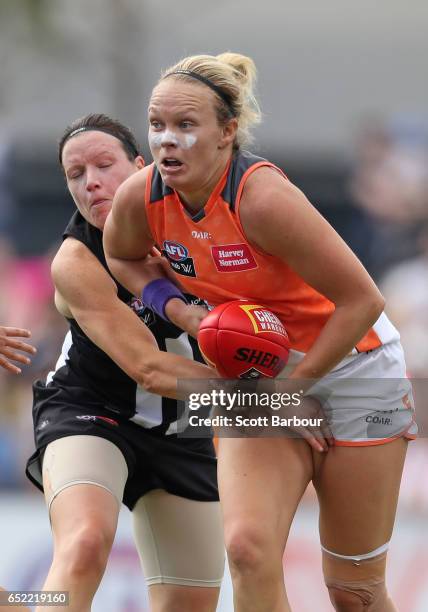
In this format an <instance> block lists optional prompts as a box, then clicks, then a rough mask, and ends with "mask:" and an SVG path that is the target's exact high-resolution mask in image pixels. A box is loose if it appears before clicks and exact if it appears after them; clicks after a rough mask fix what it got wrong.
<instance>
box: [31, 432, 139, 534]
mask: <svg viewBox="0 0 428 612" xmlns="http://www.w3.org/2000/svg"><path fill="white" fill-rule="evenodd" d="M127 475H128V469H127V466H126V461H125V459H124V457H123V455H122V453H121V451H120V450H119V449H118V448H117V447H116V446H115V445H114V444H113V443H112V442H110V441H109V440H105V439H104V438H100V437H98V436H68V437H65V438H60V439H58V440H55V441H54V442H52V443H50V444H48V446H47V448H46V451H45V455H44V459H43V486H44V491H45V498H46V503H47V506H48V508H49V513H50V519H51V524H52V531H53V535H54V539H55V542H56V543H57V544H59V543H60V542H62V541H63V540H68V539H69V538H70V537H74V536H76V535H77V534H78V533H79V532H81V531H82V530H85V529H86V528H88V527H89V528H90V527H91V526H93V527H94V528H95V530H96V531H97V532H98V533H99V534H100V536H105V537H107V539H108V540H112V539H113V537H114V533H115V531H116V525H117V517H118V514H119V509H120V504H121V500H122V495H123V489H124V486H125V482H126V478H127Z"/></svg>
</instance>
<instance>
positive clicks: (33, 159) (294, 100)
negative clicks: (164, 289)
mask: <svg viewBox="0 0 428 612" xmlns="http://www.w3.org/2000/svg"><path fill="white" fill-rule="evenodd" d="M167 4H168V7H166V6H164V5H163V6H162V8H159V3H158V2H156V0H91V2H88V1H87V0H75V1H74V2H73V3H70V2H67V0H0V57H1V58H2V60H1V64H0V74H1V84H0V324H3V325H13V326H20V327H26V328H29V329H31V330H32V333H33V338H32V340H33V342H34V344H35V345H36V346H37V348H38V353H37V356H36V358H35V359H34V360H33V363H32V365H31V366H30V367H28V368H25V369H24V371H23V374H22V375H21V376H20V377H14V376H12V375H9V374H6V373H5V372H3V371H0V519H1V520H0V525H1V527H0V529H1V532H0V584H6V585H7V586H8V587H9V588H11V587H14V588H23V587H24V586H25V587H28V588H36V587H40V584H41V582H42V578H41V577H40V575H41V574H40V572H41V573H43V571H41V568H44V567H45V566H46V567H47V565H46V564H47V563H48V560H49V555H50V536H49V525H48V519H47V516H46V514H45V511H44V507H43V501H42V497H41V495H40V494H39V493H37V492H36V491H35V490H33V489H32V488H31V487H30V485H29V484H28V483H27V482H26V480H25V477H24V473H23V467H24V463H25V460H26V458H27V457H28V455H29V454H31V452H32V449H33V439H32V422H31V402H32V397H31V383H32V381H33V380H35V379H36V378H39V377H44V376H46V374H47V372H48V371H49V370H50V369H52V368H53V366H54V364H55V362H56V359H57V356H58V354H59V348H60V345H61V343H62V339H63V336H64V334H65V330H66V325H65V322H64V321H63V319H62V318H61V317H60V316H59V315H58V314H57V313H56V311H55V308H54V306H53V289H52V285H51V281H50V274H49V266H50V261H51V259H52V255H53V253H54V252H55V250H56V248H57V246H58V245H59V243H60V240H61V234H62V231H63V229H64V227H65V225H66V223H67V221H68V219H69V217H70V215H71V214H72V212H73V203H72V201H71V199H70V197H69V196H68V195H67V192H66V188H65V184H64V180H63V177H62V174H61V170H60V169H59V167H58V164H57V153H56V143H57V141H58V139H59V137H60V135H61V133H62V131H63V129H64V128H65V126H66V125H67V124H68V123H70V122H71V121H72V120H74V119H75V118H77V117H79V116H81V115H84V114H86V113H88V112H106V113H108V114H110V115H112V116H115V117H117V118H119V119H120V120H121V121H123V122H125V123H127V124H128V125H129V126H130V127H131V129H132V130H133V131H134V132H135V133H136V134H137V136H138V138H139V140H140V143H141V145H142V149H143V152H144V154H145V156H146V159H147V161H150V155H149V152H148V148H147V143H146V136H145V134H146V129H147V125H146V112H145V109H146V105H147V101H148V98H149V95H150V91H151V88H152V86H153V85H154V83H155V82H156V80H157V77H158V75H159V72H160V70H161V69H164V68H166V67H168V66H169V65H171V64H173V63H174V62H175V61H176V60H178V59H179V58H180V57H182V56H184V55H187V54H191V53H201V52H207V53H214V54H216V53H220V52H222V51H225V50H232V51H239V52H242V53H246V54H248V55H250V56H252V57H253V59H254V60H255V62H256V64H257V67H258V69H259V87H258V91H259V98H260V102H261V106H262V110H263V111H264V121H263V123H262V125H261V126H260V127H259V128H258V129H257V131H256V145H255V146H254V147H253V151H254V152H255V153H257V154H259V155H262V156H265V157H268V158H269V159H271V160H272V161H274V162H275V163H277V164H278V165H279V166H280V167H282V168H283V169H284V171H285V172H286V174H287V175H288V177H289V178H290V179H291V180H292V181H293V182H295V183H296V184H297V185H298V186H299V187H300V188H301V189H302V190H303V191H304V192H305V193H306V194H307V196H308V197H309V199H310V200H311V201H312V202H313V204H314V205H315V206H316V207H317V208H318V209H319V210H320V212H321V213H322V214H323V215H325V217H326V218H327V219H328V220H329V221H330V222H331V223H332V225H333V226H334V227H335V228H336V229H337V231H338V232H339V233H340V234H341V236H342V237H343V238H344V240H345V241H346V242H347V243H348V244H349V245H350V246H351V248H352V249H353V250H354V251H355V252H356V253H357V255H358V256H359V257H360V259H361V260H362V262H363V263H364V265H365V266H366V267H367V269H368V270H369V272H370V273H371V274H372V275H373V277H374V278H375V280H376V282H377V283H378V284H379V286H380V288H381V290H382V291H383V294H384V296H385V298H386V300H387V313H388V315H389V316H390V318H391V319H392V321H393V322H394V323H395V324H396V325H397V326H398V328H399V330H400V333H401V336H402V342H403V345H404V348H405V351H406V358H407V364H408V371H409V375H410V376H411V377H414V378H417V379H428V107H427V101H428V79H426V78H425V77H423V74H424V73H425V72H426V65H425V62H426V54H427V51H428V43H427V39H426V31H427V25H428V5H427V4H426V3H424V2H422V1H420V0H413V1H412V3H411V5H412V6H411V10H409V6H408V4H407V3H404V2H403V1H402V0H379V2H377V3H376V5H374V4H373V3H371V2H370V3H369V2H368V0H362V2H360V3H358V4H357V5H352V6H351V5H349V6H347V8H346V15H345V8H344V6H343V3H342V2H341V0H327V2H323V3H319V2H316V1H315V0H313V1H312V0H301V1H299V2H297V0H296V1H291V2H282V1H280V0H277V1H274V0H266V1H265V2H263V3H260V5H252V6H251V10H250V11H248V3H247V2H245V0H236V1H234V2H232V3H230V2H226V1H225V0H218V2H216V3H195V2H192V0H181V2H180V3H167ZM166 15H167V16H166ZM421 400H422V401H419V405H418V406H417V409H418V410H419V411H420V412H421V413H423V412H424V410H425V405H424V401H423V395H421ZM426 431H427V430H426V429H425V433H426ZM427 468H428V443H427V441H426V439H425V436H422V437H421V438H420V439H419V440H418V441H416V442H413V443H412V444H411V445H410V450H409V454H408V460H407V464H406V468H405V475H404V478H403V484H402V491H401V497H400V504H399V518H398V523H397V529H396V531H395V535H394V540H393V545H392V552H391V562H390V573H389V582H390V584H391V591H392V592H393V593H395V594H396V596H397V603H398V604H399V606H400V610H401V611H404V612H421V611H422V610H427V609H428V592H427V590H426V586H425V587H424V586H423V585H424V580H425V583H428V576H427V575H426V572H427V571H428V570H427V568H428V558H427V556H426V555H427V553H426V550H427V544H428V469H427ZM121 520H122V523H123V524H124V526H123V528H122V527H121V531H120V537H119V539H118V544H117V548H116V549H115V550H116V552H115V554H114V555H113V556H112V561H111V570H110V571H109V573H108V574H107V577H106V581H105V584H106V585H107V586H104V587H102V589H101V591H100V594H99V596H98V597H99V603H98V605H99V609H100V610H101V609H103V610H106V611H107V612H108V611H109V610H110V609H111V610H112V611H113V609H114V612H133V611H134V610H135V611H136V610H141V609H142V606H144V605H145V604H144V601H145V600H144V597H145V595H144V594H143V587H142V582H141V578H140V574H139V569H138V562H137V557H136V554H135V553H134V552H132V544H131V536H130V532H129V529H128V526H127V520H128V519H127V517H126V516H122V519H121ZM33 521H34V522H33ZM122 523H121V524H122ZM28 542H31V554H30V551H28ZM25 551H26V552H27V553H28V555H29V556H28V558H27V561H28V563H23V562H22V560H23V555H25V554H26V552H25ZM319 561H320V555H319V548H318V542H317V535H316V506H315V501H314V496H313V495H312V493H311V492H309V493H308V495H307V496H306V498H305V503H304V504H303V508H302V510H301V511H300V513H299V515H298V518H297V522H296V527H295V531H294V532H293V539H292V541H291V544H290V552H289V558H288V559H286V564H287V567H288V584H289V588H290V592H291V593H292V599H293V598H294V601H296V602H297V603H296V610H297V611H302V612H303V611H304V610H310V611H311V612H313V611H314V610H317V611H319V612H322V611H323V610H324V609H325V610H329V609H331V607H330V605H329V604H328V603H327V599H326V595H325V592H324V591H323V587H322V581H321V573H320V570H319ZM422 568H424V569H422ZM132 572H134V573H135V585H134V586H135V589H136V590H135V592H134V590H132V589H131V590H130V591H129V592H130V593H131V594H127V584H128V589H129V580H128V579H127V578H126V577H127V576H128V575H129V573H131V574H132ZM424 572H425V573H424ZM133 588H134V587H133ZM228 589H229V590H228ZM424 589H425V590H424ZM132 593H133V594H132ZM299 593H300V596H299ZM302 593H304V594H305V595H304V597H305V599H304V601H303V599H302V595H301V594H302ZM229 596H230V585H229V583H228V582H226V586H225V593H223V600H222V601H224V602H226V603H222V606H223V607H221V609H222V610H224V612H230V609H231V608H230V603H227V598H228V597H229ZM103 597H107V599H108V601H110V602H111V601H113V600H114V599H115V601H116V602H117V603H116V604H115V606H114V608H109V607H108V605H107V604H105V603H102V599H103ZM299 597H300V599H299ZM119 602H120V603H119ZM229 602H230V600H229ZM228 606H229V607H228ZM322 606H324V607H322ZM143 609H144V608H143Z"/></svg>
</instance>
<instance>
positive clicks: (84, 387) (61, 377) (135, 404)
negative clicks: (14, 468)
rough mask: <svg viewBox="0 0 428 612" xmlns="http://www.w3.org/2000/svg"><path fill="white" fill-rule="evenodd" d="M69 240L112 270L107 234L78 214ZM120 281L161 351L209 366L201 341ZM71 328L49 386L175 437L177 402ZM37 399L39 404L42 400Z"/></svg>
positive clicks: (72, 324) (122, 293)
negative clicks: (141, 382) (131, 374)
mask: <svg viewBox="0 0 428 612" xmlns="http://www.w3.org/2000/svg"><path fill="white" fill-rule="evenodd" d="M68 236H70V237H73V238H75V239H76V240H79V241H81V242H82V243H83V244H84V245H85V246H86V247H87V248H88V249H89V250H90V251H91V252H92V253H93V254H94V255H95V257H96V258H97V259H98V261H99V262H100V263H101V265H102V266H103V267H104V268H105V269H106V270H107V271H108V267H107V263H106V260H105V256H104V251H103V245H102V233H101V231H100V230H98V229H97V228H95V227H93V226H92V225H90V224H89V223H88V222H87V221H85V219H84V218H83V217H82V215H81V214H80V213H79V212H78V211H76V212H75V213H74V215H73V217H72V218H71V220H70V223H69V224H68V226H67V228H66V230H65V233H64V236H63V237H64V238H67V237H68ZM115 282H116V284H117V287H118V297H119V299H120V300H122V301H123V302H125V303H126V304H128V305H129V307H130V308H132V310H133V311H134V312H135V314H136V316H138V317H139V318H140V319H141V320H142V321H143V322H144V323H145V324H146V325H147V326H148V327H149V329H150V331H151V332H152V333H153V335H154V336H155V338H156V341H157V343H158V346H159V348H160V349H161V350H163V351H166V350H168V351H171V352H173V353H176V354H179V355H183V356H185V357H188V358H189V359H196V360H198V361H200V362H202V363H204V362H203V359H202V357H201V354H200V352H199V348H198V345H197V342H196V340H194V339H193V338H191V337H190V336H188V334H186V333H184V332H183V331H182V330H181V329H178V328H177V327H175V325H172V324H170V323H167V322H166V321H164V320H163V319H161V318H160V317H158V316H157V315H155V314H154V313H153V312H152V311H151V310H150V309H149V308H146V307H145V306H144V305H143V304H142V302H140V301H139V300H137V299H136V298H135V297H134V296H132V295H131V294H130V293H129V291H127V290H126V289H125V288H124V287H122V286H121V285H120V284H119V283H117V281H115ZM188 298H190V299H191V300H192V302H193V303H198V304H203V302H202V301H201V300H198V298H194V297H193V296H188ZM69 324H70V332H69V333H68V334H67V336H66V338H65V342H64V345H63V349H62V354H61V356H60V358H59V360H58V362H57V364H56V368H55V371H54V372H51V373H50V374H49V375H48V378H47V381H46V385H43V387H47V388H48V387H53V388H56V387H58V388H61V389H66V390H67V392H68V393H69V395H70V396H71V395H72V396H73V398H74V400H75V401H76V402H77V403H78V402H79V397H81V398H82V399H81V401H82V402H83V403H84V401H83V395H82V394H83V393H85V394H86V393H88V392H90V393H91V394H92V395H93V397H94V401H97V402H100V401H101V402H102V403H103V405H104V407H105V408H107V409H110V410H111V411H112V412H114V413H116V414H120V415H121V416H122V417H124V418H130V419H131V420H133V421H135V422H136V423H138V424H140V425H142V426H144V427H149V428H155V429H157V430H159V433H162V432H163V433H175V428H174V425H175V422H176V420H177V401H176V400H173V399H169V398H162V397H160V396H159V395H155V394H153V393H148V392H146V391H145V390H144V389H143V388H140V387H138V386H137V384H136V382H135V381H134V380H132V379H131V378H130V377H129V376H127V375H126V374H125V372H124V371H123V370H121V368H119V366H117V365H116V364H115V363H114V361H113V360H112V359H110V357H109V356H108V355H106V353H104V352H103V351H102V350H101V349H100V348H98V346H96V345H95V344H94V343H93V342H92V341H91V340H90V339H89V338H88V336H86V334H85V333H84V332H83V331H82V329H81V328H80V327H79V325H78V323H77V321H75V320H74V319H69ZM130 341H131V340H130ZM36 387H37V386H36ZM79 389H80V390H81V391H79ZM40 393H41V394H43V393H44V389H41V391H40ZM35 395H37V388H36V390H35ZM85 397H86V395H85ZM35 399H36V401H37V397H36V398H35Z"/></svg>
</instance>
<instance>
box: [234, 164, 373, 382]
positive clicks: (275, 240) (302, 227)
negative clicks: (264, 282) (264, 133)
mask: <svg viewBox="0 0 428 612" xmlns="http://www.w3.org/2000/svg"><path fill="white" fill-rule="evenodd" d="M240 213H241V222H242V225H243V228H244V231H245V233H246V235H247V237H248V239H249V240H250V242H252V243H253V244H254V245H255V246H257V247H259V248H261V249H263V250H264V251H266V252H267V253H270V254H271V255H275V256H277V257H279V258H281V259H282V260H283V261H285V262H286V263H287V264H288V265H289V266H290V267H291V268H292V269H293V270H294V271H295V272H296V273H297V274H298V275H299V276H301V277H302V278H303V279H304V280H305V281H306V282H307V283H308V284H309V285H311V286H312V287H314V288H315V289H316V290H317V291H319V292H320V293H321V294H323V295H325V296H326V297H327V298H328V299H330V300H331V301H332V302H333V303H334V304H335V306H336V309H335V312H334V313H333V315H332V316H331V318H330V319H329V321H328V322H327V324H326V325H325V327H324V329H323V331H322V332H321V334H320V336H319V337H318V339H317V341H316V342H315V343H314V345H313V346H312V347H311V349H310V351H308V353H307V355H306V357H305V358H304V359H303V360H302V362H301V363H300V364H299V365H298V366H297V367H296V368H295V370H294V371H293V374H292V377H296V378H297V377H299V378H318V377H321V376H323V375H325V374H326V373H327V372H328V371H330V370H331V369H332V368H333V367H334V366H335V365H336V364H337V363H339V361H340V360H341V359H343V358H344V357H345V356H346V355H347V354H348V353H349V352H350V351H351V350H352V349H353V347H354V346H355V345H356V344H357V343H358V342H359V341H360V340H361V338H362V337H363V336H364V334H365V333H366V332H367V330H368V329H369V328H370V327H371V325H372V324H373V323H374V322H375V321H376V320H377V319H378V317H379V315H380V314H381V312H382V310H383V307H384V299H383V297H382V295H381V294H380V292H379V290H378V289H377V287H376V285H375V284H374V282H373V281H372V279H371V277H370V276H369V274H368V273H367V272H366V270H365V269H364V268H363V266H362V264H361V263H360V262H359V260H358V259H357V257H356V256H355V255H354V254H353V253H352V251H351V250H350V249H349V247H348V246H347V245H346V244H345V243H344V241H343V240H342V239H341V238H340V236H339V235H338V234H337V233H336V232H335V230H334V229H333V228H332V227H331V226H330V225H329V224H328V223H327V221H326V220H325V219H324V218H323V217H322V216H321V215H320V213H319V212H318V211H317V210H316V209H315V208H314V207H313V206H312V204H311V203H310V202H309V201H308V200H307V198H306V197H305V196H304V194H303V193H302V192H301V191H300V190H299V189H298V188H297V187H295V186H294V185H293V184H292V183H290V182H289V181H287V180H286V179H285V178H283V177H282V176H281V175H280V174H279V173H278V172H276V171H275V170H272V169H270V168H260V169H259V170H257V171H256V172H254V173H253V174H252V175H251V176H250V177H249V179H248V181H247V183H246V185H245V188H244V192H243V197H242V202H241V207H240Z"/></svg>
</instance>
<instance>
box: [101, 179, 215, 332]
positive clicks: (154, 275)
mask: <svg viewBox="0 0 428 612" xmlns="http://www.w3.org/2000/svg"><path fill="white" fill-rule="evenodd" d="M147 172H148V169H143V170H141V171H140V172H138V173H137V174H134V175H133V176H131V177H130V178H129V179H127V180H126V181H125V182H124V183H123V184H122V185H121V186H120V187H119V189H118V190H117V192H116V195H115V198H114V201H113V207H112V211H111V213H110V215H109V217H108V218H107V221H106V224H105V226H104V233H103V242H104V252H105V254H106V260H107V264H108V266H109V268H110V270H111V271H112V274H113V275H114V277H115V278H117V279H118V280H119V282H120V283H121V284H122V285H123V286H124V287H126V288H127V289H128V290H129V291H131V292H132V293H133V294H134V295H138V296H141V293H142V291H143V289H144V287H145V286H146V285H147V284H148V283H149V282H150V281H153V280H155V279H160V278H169V279H170V280H171V281H172V282H175V283H176V281H175V279H172V278H171V277H172V275H171V274H168V273H167V272H166V271H165V268H164V266H163V265H162V264H160V263H159V265H158V264H157V263H156V260H155V258H154V257H151V253H153V250H152V247H153V245H154V241H153V238H152V236H151V233H150V228H149V225H148V222H147V217H146V210H145V204H144V192H145V189H146V178H147ZM165 313H166V315H167V316H168V318H169V319H170V320H171V321H172V322H173V323H175V324H176V325H177V326H178V327H180V328H181V329H183V330H184V331H186V332H188V333H189V334H190V335H192V336H194V337H196V335H197V332H198V329H199V324H200V322H201V320H202V319H203V318H204V316H205V315H206V311H205V309H203V308H202V307H200V306H191V305H189V306H186V305H185V303H184V302H183V301H182V300H180V299H175V298H173V299H170V300H169V301H168V303H167V305H166V307H165Z"/></svg>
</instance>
